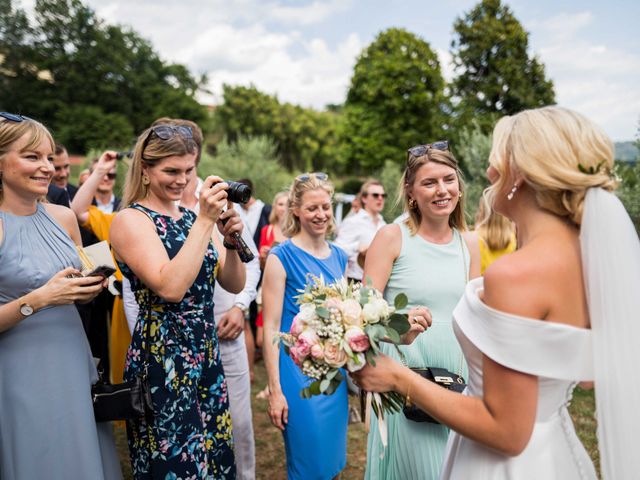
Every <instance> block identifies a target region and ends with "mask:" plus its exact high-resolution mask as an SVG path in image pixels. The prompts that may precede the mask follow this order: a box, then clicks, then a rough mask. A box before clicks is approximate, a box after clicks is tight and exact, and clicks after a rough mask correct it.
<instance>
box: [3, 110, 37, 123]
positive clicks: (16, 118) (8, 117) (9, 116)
mask: <svg viewBox="0 0 640 480" xmlns="http://www.w3.org/2000/svg"><path fill="white" fill-rule="evenodd" d="M0 117H2V118H4V119H5V120H9V121H10V122H16V123H20V122H24V121H27V120H31V119H30V118H29V117H25V116H24V115H17V114H15V113H9V112H0Z"/></svg>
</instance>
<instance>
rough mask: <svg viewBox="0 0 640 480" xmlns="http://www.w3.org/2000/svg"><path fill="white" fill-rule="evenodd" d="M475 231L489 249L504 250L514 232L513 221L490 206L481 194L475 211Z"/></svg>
mask: <svg viewBox="0 0 640 480" xmlns="http://www.w3.org/2000/svg"><path fill="white" fill-rule="evenodd" d="M475 229H476V232H478V237H480V238H481V239H482V240H484V242H485V243H486V244H487V246H488V247H489V250H492V251H497V250H504V249H505V248H507V247H508V246H509V244H510V243H511V240H512V239H513V236H514V234H515V228H514V227H513V223H512V222H511V220H509V219H508V218H507V217H505V216H503V215H500V214H499V213H498V212H496V211H495V210H493V209H492V208H491V205H490V204H489V202H488V201H487V199H486V198H485V197H484V195H482V196H481V197H480V202H479V204H478V211H477V212H476V228H475Z"/></svg>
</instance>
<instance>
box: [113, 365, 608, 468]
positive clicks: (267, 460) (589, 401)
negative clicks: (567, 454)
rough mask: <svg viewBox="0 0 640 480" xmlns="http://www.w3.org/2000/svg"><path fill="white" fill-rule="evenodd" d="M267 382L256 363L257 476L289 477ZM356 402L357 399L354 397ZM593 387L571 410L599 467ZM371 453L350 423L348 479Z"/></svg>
mask: <svg viewBox="0 0 640 480" xmlns="http://www.w3.org/2000/svg"><path fill="white" fill-rule="evenodd" d="M266 383H267V376H266V371H265V369H264V365H263V364H262V363H258V365H256V371H255V382H254V384H253V387H252V394H253V400H252V406H253V428H254V430H255V439H256V479H264V480H280V479H285V478H286V468H285V457H284V444H283V441H282V435H281V434H280V431H279V430H277V429H276V428H275V427H273V426H272V425H271V422H270V421H269V416H268V415H267V412H266V409H267V401H266V400H257V399H256V398H255V397H256V394H257V393H258V392H259V391H260V390H261V389H262V387H264V385H265V384H266ZM352 402H355V400H352ZM594 407H595V405H594V398H593V391H591V390H582V389H580V388H577V389H576V390H575V392H574V395H573V402H572V403H571V407H570V412H571V416H572V417H573V421H574V423H575V426H576V430H577V431H578V435H579V436H580V440H582V442H583V443H584V445H585V447H586V449H587V451H588V452H589V454H590V455H591V458H592V459H593V461H594V462H595V464H596V468H597V467H598V443H597V439H596V422H595V418H594V416H593V412H594ZM116 442H117V444H118V452H119V453H120V458H121V462H122V470H123V473H124V478H125V479H131V478H132V476H131V467H130V465H129V457H128V452H127V442H126V435H125V433H124V429H123V428H116ZM366 457H367V434H366V432H365V429H364V424H362V423H358V424H353V425H349V436H348V442H347V466H346V468H345V469H344V471H343V473H342V478H343V479H345V480H351V479H360V478H363V476H364V467H365V463H366Z"/></svg>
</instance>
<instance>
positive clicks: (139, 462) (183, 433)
mask: <svg viewBox="0 0 640 480" xmlns="http://www.w3.org/2000/svg"><path fill="white" fill-rule="evenodd" d="M129 208H135V209H137V210H140V211H142V212H143V213H145V214H147V215H148V216H149V217H150V218H151V219H152V220H153V222H154V223H155V225H156V230H157V232H158V236H159V237H160V239H161V240H162V243H163V244H164V246H165V248H166V250H167V253H168V255H169V258H173V257H175V256H176V255H177V254H178V252H179V251H180V248H182V245H183V244H184V242H185V240H186V238H187V235H188V234H189V230H190V229H191V226H192V225H193V222H194V221H195V218H196V216H195V214H194V213H193V212H191V211H190V210H187V209H183V208H180V210H181V212H182V217H181V218H180V219H179V220H174V219H173V218H172V217H170V216H166V215H162V214H160V213H158V212H155V211H153V210H149V209H148V208H146V207H143V206H142V205H139V204H135V203H134V204H132V205H130V207H129ZM194 261H196V259H194ZM217 264H218V253H217V251H216V250H215V247H214V246H213V244H211V243H210V244H209V248H208V249H207V252H206V254H205V257H204V261H203V262H202V267H201V269H200V272H199V273H198V276H197V278H196V280H195V281H194V283H193V285H192V286H191V287H190V288H189V290H188V291H187V293H186V295H185V296H184V298H183V299H182V301H181V302H179V303H170V302H167V301H165V300H162V299H161V298H160V297H158V296H157V295H156V294H155V293H153V292H152V291H151V290H150V289H148V288H147V287H146V286H145V285H144V284H142V283H141V281H140V279H138V278H137V277H136V276H135V275H134V274H133V272H132V271H131V270H130V269H129V268H128V267H127V265H125V264H123V263H120V269H121V270H122V273H123V274H124V275H125V276H126V277H127V278H128V279H129V281H130V282H131V287H132V290H133V292H134V294H135V296H136V300H137V301H138V304H139V305H140V313H139V315H138V321H137V324H136V328H135V330H134V333H133V337H132V340H131V345H130V346H129V351H128V352H127V360H126V364H125V374H124V376H125V380H130V379H133V378H134V376H135V375H136V374H137V373H138V372H140V371H141V370H142V364H143V361H144V353H143V352H144V348H145V347H146V346H145V328H147V323H148V327H149V328H150V331H149V335H150V338H149V343H150V347H151V349H150V353H151V354H150V356H149V368H148V375H149V381H150V384H151V394H152V398H153V407H154V418H153V425H149V424H147V422H146V421H145V420H133V421H128V422H127V435H128V438H129V452H130V455H131V464H132V467H133V474H134V477H135V478H136V479H163V480H165V479H167V480H182V479H233V478H235V476H236V469H235V463H234V455H233V438H232V431H231V416H230V414H229V401H228V394H227V382H226V380H225V376H224V371H223V369H222V362H221V359H220V350H219V348H218V337H217V333H216V329H215V324H214V322H213V286H214V278H215V273H216V267H217Z"/></svg>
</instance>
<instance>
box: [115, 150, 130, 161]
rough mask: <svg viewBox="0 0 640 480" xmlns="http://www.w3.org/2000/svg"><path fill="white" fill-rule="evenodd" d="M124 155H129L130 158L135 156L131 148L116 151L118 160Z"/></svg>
mask: <svg viewBox="0 0 640 480" xmlns="http://www.w3.org/2000/svg"><path fill="white" fill-rule="evenodd" d="M124 157H128V158H131V157H133V152H132V151H131V150H129V151H128V152H117V153H116V160H122V159H123V158H124Z"/></svg>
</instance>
